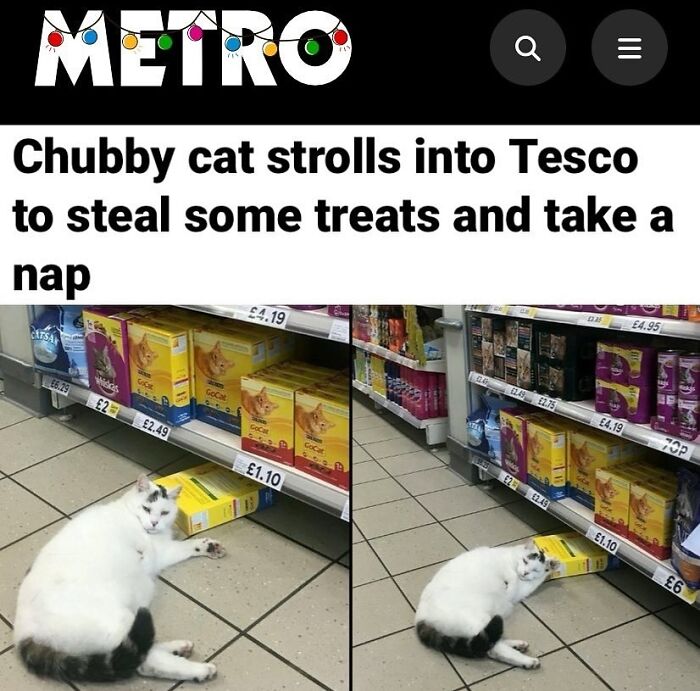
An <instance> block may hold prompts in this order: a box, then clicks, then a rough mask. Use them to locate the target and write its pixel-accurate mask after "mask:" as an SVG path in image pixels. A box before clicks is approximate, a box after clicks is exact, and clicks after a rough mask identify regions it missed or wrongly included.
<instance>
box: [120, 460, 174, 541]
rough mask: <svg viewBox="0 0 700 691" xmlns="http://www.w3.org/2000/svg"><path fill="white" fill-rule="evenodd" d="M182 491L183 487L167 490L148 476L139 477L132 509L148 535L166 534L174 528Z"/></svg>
mask: <svg viewBox="0 0 700 691" xmlns="http://www.w3.org/2000/svg"><path fill="white" fill-rule="evenodd" d="M181 491H182V485H178V486H177V487H173V488H172V489H166V488H165V487H162V486H161V485H157V484H156V483H155V482H152V481H151V480H149V478H148V476H147V475H145V474H142V475H139V479H138V480H137V481H136V491H135V492H134V495H133V496H134V497H135V501H132V502H131V508H132V510H133V511H134V513H135V514H136V517H137V518H138V519H139V521H140V523H141V526H142V527H143V529H144V530H145V531H146V532H147V533H149V534H151V535H154V534H156V533H165V532H168V531H169V530H170V529H171V528H172V525H173V523H174V522H175V518H176V517H177V497H178V495H179V494H180V492H181Z"/></svg>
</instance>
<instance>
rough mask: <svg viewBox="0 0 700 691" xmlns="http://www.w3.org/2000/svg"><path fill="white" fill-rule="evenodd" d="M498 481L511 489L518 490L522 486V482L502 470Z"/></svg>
mask: <svg viewBox="0 0 700 691" xmlns="http://www.w3.org/2000/svg"><path fill="white" fill-rule="evenodd" d="M498 479H499V480H500V481H501V482H502V483H503V484H504V485H505V486H506V487H510V488H511V489H518V486H519V485H520V480H518V478H517V477H513V476H512V475H511V474H510V473H506V471H505V470H502V471H501V472H500V473H499V474H498Z"/></svg>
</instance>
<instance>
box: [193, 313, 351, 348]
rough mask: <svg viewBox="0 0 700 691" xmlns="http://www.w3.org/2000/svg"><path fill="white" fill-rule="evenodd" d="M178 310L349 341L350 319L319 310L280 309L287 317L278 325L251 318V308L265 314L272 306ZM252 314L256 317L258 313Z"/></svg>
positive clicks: (306, 334)
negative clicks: (263, 310) (263, 309)
mask: <svg viewBox="0 0 700 691" xmlns="http://www.w3.org/2000/svg"><path fill="white" fill-rule="evenodd" d="M179 307H182V308H184V309H188V310H194V311H196V312H204V313H205V314H213V315H216V316H217V317H226V318H227V319H237V320H239V321H245V322H250V323H253V324H263V325H264V326H270V327H272V328H275V329H282V330H286V331H292V332H294V333H298V334H303V335H305V336H315V337H316V338H325V339H327V340H330V341H339V342H341V343H349V341H350V320H348V319H340V318H338V317H331V316H329V315H328V314H327V313H326V312H323V311H321V310H319V311H315V312H305V311H303V310H295V309H292V308H290V307H281V309H282V310H283V311H284V312H285V313H288V315H289V317H288V318H287V319H286V320H285V321H284V323H283V324H282V325H281V326H280V325H278V324H276V323H274V321H272V320H269V321H268V320H267V319H265V318H263V319H260V318H255V317H251V308H266V309H267V310H268V314H269V311H271V310H275V309H276V306H275V305H179ZM256 314H259V310H258V311H257V312H256Z"/></svg>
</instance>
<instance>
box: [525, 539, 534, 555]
mask: <svg viewBox="0 0 700 691" xmlns="http://www.w3.org/2000/svg"><path fill="white" fill-rule="evenodd" d="M525 549H526V550H527V551H528V552H534V551H535V550H536V547H535V541H534V540H532V539H530V540H528V541H527V542H526V543H525Z"/></svg>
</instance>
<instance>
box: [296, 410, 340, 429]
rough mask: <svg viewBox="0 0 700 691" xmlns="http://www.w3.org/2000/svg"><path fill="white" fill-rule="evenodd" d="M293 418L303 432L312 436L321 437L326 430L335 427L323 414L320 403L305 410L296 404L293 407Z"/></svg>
mask: <svg viewBox="0 0 700 691" xmlns="http://www.w3.org/2000/svg"><path fill="white" fill-rule="evenodd" d="M295 419H296V422H297V425H299V427H301V429H302V430H304V432H306V433H307V434H311V435H312V436H314V437H321V436H323V435H324V434H325V433H326V432H328V430H329V429H330V428H331V427H335V424H334V423H333V422H331V421H330V420H328V418H326V416H325V415H324V414H323V405H322V404H321V403H319V404H318V405H317V406H316V407H315V408H313V409H312V410H305V409H304V408H303V407H302V406H300V405H298V406H297V407H296V409H295Z"/></svg>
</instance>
